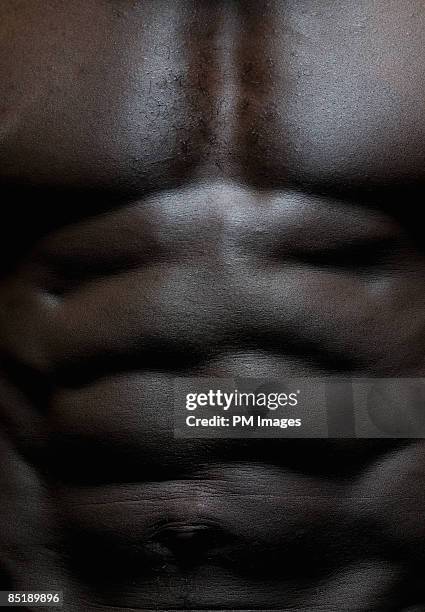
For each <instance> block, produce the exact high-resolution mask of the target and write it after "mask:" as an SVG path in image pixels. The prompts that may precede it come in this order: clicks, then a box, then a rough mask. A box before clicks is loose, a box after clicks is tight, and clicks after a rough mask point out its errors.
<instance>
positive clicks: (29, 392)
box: [0, 184, 423, 611]
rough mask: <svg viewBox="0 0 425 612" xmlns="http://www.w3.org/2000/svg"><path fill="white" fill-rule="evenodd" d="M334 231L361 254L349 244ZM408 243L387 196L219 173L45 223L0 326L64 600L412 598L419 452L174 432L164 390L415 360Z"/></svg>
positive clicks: (418, 447) (283, 604) (241, 603)
mask: <svg viewBox="0 0 425 612" xmlns="http://www.w3.org/2000/svg"><path fill="white" fill-rule="evenodd" d="M330 219H332V221H331V220H330ZM353 219H356V224H355V228H356V231H355V232H353V223H352V220H353ZM347 244H349V245H354V246H353V249H354V250H353V253H354V255H353V256H355V253H356V248H357V251H360V250H361V249H363V250H364V249H365V248H366V249H369V251H367V252H368V253H370V256H369V259H367V258H366V260H362V262H361V265H360V264H359V265H358V266H356V265H355V262H353V263H350V259H349V257H347ZM388 245H391V248H392V249H393V252H394V249H395V252H396V253H397V254H398V255H397V256H398V258H399V259H398V261H397V262H395V263H394V261H393V260H391V258H390V259H388V258H386V255H387V254H388V251H389V246H388ZM348 255H350V252H348ZM341 259H342V260H343V261H344V262H345V263H344V264H343V265H341V261H340V260H341ZM400 260H401V261H402V265H399V264H400ZM422 263H423V262H422V260H421V258H420V255H419V254H416V253H415V251H414V250H413V247H412V245H410V243H409V241H408V238H407V236H405V235H404V234H403V232H402V230H401V228H400V227H398V226H397V224H396V223H395V222H393V221H392V220H390V219H389V218H388V217H387V216H385V215H384V214H382V213H379V212H376V211H375V212H371V211H368V210H366V209H361V208H356V207H353V206H351V207H350V206H347V205H346V204H344V203H338V202H336V201H334V200H331V199H328V200H325V201H324V200H323V198H314V197H312V196H305V195H303V194H299V193H296V192H292V191H291V192H282V193H276V192H270V193H262V194H258V193H255V192H253V191H252V190H249V189H248V188H244V187H241V186H237V185H229V184H204V185H191V186H186V187H183V188H180V189H176V190H175V191H173V192H167V193H159V194H156V195H152V196H150V197H148V198H145V199H143V200H142V201H136V202H131V203H129V204H128V205H126V206H123V207H121V208H119V209H117V210H114V211H109V212H105V213H104V214H101V215H99V216H95V217H91V218H88V219H85V220H81V221H80V222H78V223H75V224H71V225H68V226H66V227H63V228H62V229H59V230H57V231H55V232H53V233H52V234H50V235H49V236H47V237H46V238H44V239H43V240H40V241H39V243H37V244H36V245H35V247H34V249H33V250H32V252H31V254H30V255H29V256H28V257H27V258H26V259H25V260H23V261H22V264H21V265H20V267H19V268H18V269H17V271H16V273H15V274H14V275H12V276H10V277H9V278H7V279H5V280H4V282H3V285H2V298H3V299H2V304H3V306H2V311H1V316H0V332H1V340H2V346H3V352H4V354H5V355H6V359H5V364H6V365H5V372H6V378H9V380H20V381H21V387H22V391H23V393H24V394H25V395H26V396H28V397H29V398H30V399H31V398H33V399H34V398H36V402H35V403H36V404H37V409H38V410H39V412H40V415H39V418H38V420H37V423H39V424H40V423H41V425H39V426H40V427H41V429H42V430H43V431H47V432H48V435H47V438H46V444H45V448H44V450H43V453H42V454H41V456H37V459H34V460H30V461H29V464H33V463H34V464H35V465H37V463H38V464H39V469H40V470H41V473H47V480H48V481H49V487H50V489H49V493H46V496H47V499H46V501H45V503H46V504H47V505H48V506H49V508H52V518H51V521H52V524H54V525H55V526H56V529H57V533H58V536H57V540H56V536H55V537H53V536H51V537H53V543H52V542H51V543H49V546H50V547H52V548H53V549H54V550H55V554H56V555H57V556H58V559H59V560H58V565H59V567H60V568H61V569H60V570H58V573H59V578H58V580H59V582H60V581H61V580H68V581H69V583H68V584H69V592H72V593H73V595H71V598H72V600H73V602H74V603H72V604H71V607H70V608H69V609H75V610H79V609H91V608H90V606H92V605H93V606H94V605H96V606H98V605H101V606H105V609H106V608H107V607H108V606H114V605H115V606H117V607H118V608H119V606H123V607H135V608H137V607H140V608H143V609H148V608H152V609H153V608H156V607H158V606H159V607H162V608H177V609H179V608H181V609H187V608H198V609H201V608H202V609H208V608H217V607H219V608H222V609H224V608H229V609H232V608H244V609H249V608H251V607H256V608H262V609H267V608H273V609H276V608H277V609H285V608H294V607H295V609H300V610H301V609H304V608H309V609H314V608H315V607H317V608H318V609H319V608H321V609H331V608H330V607H329V606H331V605H335V606H337V607H338V609H340V608H339V606H340V605H342V604H343V603H344V602H345V601H346V599H347V597H351V598H352V597H353V596H354V597H355V599H356V602H355V603H353V607H352V608H348V609H353V610H365V611H366V610H374V609H377V610H378V609H389V608H385V606H386V605H387V606H388V605H389V603H388V602H389V601H390V599H391V597H395V596H396V595H395V594H397V597H399V599H400V601H402V602H403V604H400V605H404V603H405V602H406V606H407V604H408V603H410V600H409V597H411V598H412V601H413V603H416V601H415V598H416V599H417V598H418V597H419V596H420V595H419V586H418V585H417V584H416V583H415V577H414V576H415V573H414V572H413V574H411V575H410V576H409V578H408V579H407V577H406V576H407V574H408V571H407V568H408V566H409V564H410V563H411V560H412V559H415V558H419V555H420V546H419V544H418V543H417V541H418V538H420V537H422V536H421V527H420V521H419V520H415V519H414V518H412V517H413V516H414V513H415V512H418V510H419V508H420V505H421V502H420V493H419V488H418V491H417V494H416V492H415V491H416V488H415V487H416V485H412V486H413V487H414V489H415V490H414V491H412V490H410V489H409V501H408V502H406V501H405V502H404V506H403V507H404V510H405V511H406V506H407V514H408V516H409V518H408V519H406V520H405V524H404V527H403V529H401V528H400V526H399V521H400V519H401V515H400V514H399V513H400V512H401V504H400V505H397V503H395V501H394V500H402V499H405V497H406V491H407V488H406V486H407V485H406V480H405V479H406V478H408V477H409V470H410V471H415V470H416V473H417V474H418V473H419V472H418V470H422V468H421V467H420V466H421V465H423V461H422V455H423V450H422V444H421V443H420V442H414V443H410V444H403V445H401V444H398V443H395V442H389V441H379V443H378V441H360V440H358V441H355V440H354V441H345V442H344V441H333V440H312V441H308V442H307V441H302V440H299V441H296V440H267V441H263V440H245V441H244V440H203V441H202V440H176V439H174V437H173V423H172V388H173V379H174V378H175V377H181V376H183V377H184V376H223V377H224V376H253V377H256V376H257V377H259V376H268V377H270V378H271V377H273V376H279V375H285V374H288V373H290V374H292V375H299V376H314V375H327V376H329V375H330V376H332V375H336V376H338V375H346V374H347V373H350V374H354V375H361V374H362V373H363V374H366V375H376V374H378V375H382V376H386V375H391V374H395V373H396V374H398V375H419V373H420V371H421V367H422V363H421V346H420V333H419V332H420V329H421V324H422V321H421V319H420V313H421V304H420V300H419V297H418V296H419V295H420V292H418V282H422V283H423V280H421V279H420V271H421V269H422V268H421V266H422ZM400 269H401V270H403V273H398V272H397V270H400ZM406 270H407V273H406ZM404 304H408V305H409V306H408V310H407V312H406V309H404V308H403V306H404ZM412 315H413V316H412ZM6 322H7V324H6ZM395 326H396V327H397V329H396V330H394V327H395ZM17 373H20V375H19V376H17ZM22 381H23V383H22ZM12 386H13V384H12ZM18 386H19V385H18ZM18 393H19V391H18ZM5 412H6V414H9V413H10V414H9V416H8V417H7V418H8V419H10V422H11V423H13V422H14V421H13V419H15V425H12V426H11V431H12V432H15V433H13V435H16V436H17V446H18V447H19V445H20V444H21V445H23V448H24V447H25V448H27V447H28V448H29V451H27V450H25V453H29V455H30V456H31V454H32V455H34V453H35V451H34V449H31V448H30V447H31V445H33V443H32V442H28V439H25V436H23V438H24V439H23V440H22V433H21V434H18V433H17V432H18V429H19V428H18V425H17V424H16V423H17V422H16V418H17V417H16V415H15V416H11V414H12V412H13V410H12V409H11V408H8V406H5ZM14 428H15V429H14ZM44 428H45V429H44ZM15 430H16V431H15ZM19 435H20V436H21V437H19ZM41 439H42V440H43V439H44V438H43V436H41ZM41 445H42V446H43V445H44V443H41ZM37 469H38V467H37ZM422 477H423V474H422V471H420V474H419V478H417V480H420V478H422ZM40 495H41V496H42V495H43V494H42V493H40ZM37 503H38V502H37ZM40 503H41V502H40ZM55 533H56V532H55ZM383 550H385V551H387V550H390V551H392V552H391V553H390V554H389V556H387V557H383V556H382V551H383ZM388 558H392V559H394V560H393V561H392V562H390V563H389V562H388ZM412 575H413V578H412V577H411V576H412ZM406 580H407V581H408V580H410V581H412V580H413V582H414V584H413V586H412V585H411V584H410V586H409V589H410V591H409V589H408V588H407V586H406V584H407V583H406ZM21 584H22V585H25V578H24V577H23V578H22V579H21ZM318 585H320V588H319V586H318ZM21 588H23V587H21ZM408 592H410V593H412V592H413V595H411V594H410V595H409V596H408V595H407V593H408ZM353 594H354V595H353ZM337 602H338V603H337ZM72 606H74V607H72ZM84 606H86V607H84ZM87 606H88V607H87ZM297 606H298V607H297ZM327 606H328V607H327ZM380 606H381V607H380ZM382 606H383V607H382ZM93 609H94V608H93ZM96 609H98V608H97V607H96Z"/></svg>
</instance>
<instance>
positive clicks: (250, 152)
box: [0, 0, 425, 193]
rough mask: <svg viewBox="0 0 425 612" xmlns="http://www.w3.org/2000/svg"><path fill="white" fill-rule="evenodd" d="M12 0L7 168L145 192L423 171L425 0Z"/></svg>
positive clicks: (6, 48) (343, 182) (49, 181)
mask: <svg viewBox="0 0 425 612" xmlns="http://www.w3.org/2000/svg"><path fill="white" fill-rule="evenodd" d="M3 11H4V12H5V15H4V26H3V36H2V45H3V48H2V53H1V56H2V60H1V66H0V74H1V78H2V83H3V84H4V92H5V95H4V100H3V104H2V109H1V116H0V117H1V118H0V126H1V130H2V133H3V138H2V144H1V150H0V154H1V162H2V164H1V167H2V170H1V171H0V179H2V180H3V182H4V183H7V184H12V185H15V184H24V183H26V182H28V183H29V184H31V185H41V186H46V185H47V186H50V185H55V186H57V185H59V186H65V187H67V188H68V187H77V188H82V189H93V188H98V187H100V188H102V189H104V188H105V189H107V190H108V191H109V192H113V191H120V192H121V191H124V192H125V193H128V192H137V193H140V192H143V191H144V190H145V189H146V190H149V189H153V188H155V189H156V188H166V187H167V186H168V185H170V184H174V183H179V182H182V181H188V180H192V179H193V178H194V177H196V178H197V177H201V178H202V177H204V178H205V177H206V178H209V179H217V178H232V179H234V180H237V181H241V180H242V181H243V182H245V183H251V184H255V185H256V186H260V187H261V186H263V185H266V186H269V185H272V186H273V185H277V186H285V185H294V184H300V183H301V184H313V185H326V186H327V187H332V188H342V189H346V188H348V189H350V188H352V187H353V188H358V187H359V188H363V187H365V186H366V187H371V186H372V187H373V186H376V185H379V186H380V187H381V186H383V185H384V186H386V185H389V186H393V185H398V186H403V185H411V184H412V183H414V184H418V183H421V181H422V174H423V167H424V162H425V144H424V143H425V138H424V136H425V121H424V119H423V117H424V110H425V108H424V106H425V103H424V96H423V93H424V88H425V69H424V68H425V63H424V62H423V61H422V59H421V55H422V49H423V44H424V42H425V40H424V39H425V11H424V9H423V6H422V4H421V3H420V2H418V1H415V0H409V1H408V2H405V3H402V4H400V3H398V2H395V1H391V2H383V1H381V0H379V1H378V2H374V3H369V2H356V3H351V2H349V3H346V4H344V10H342V7H341V5H340V4H339V3H337V2H314V3H311V2H306V1H302V2H294V1H289V2H263V3H259V4H258V3H251V2H247V3H243V4H234V3H224V2H223V3H222V2H217V3H209V2H203V1H199V2H178V3H167V2H161V3H154V2H148V3H143V5H140V6H137V5H134V4H132V3H122V4H121V3H120V4H117V3H115V4H108V5H106V4H105V3H101V2H93V3H89V4H88V3H82V2H79V1H75V2H72V3H69V6H68V5H67V7H65V6H56V5H53V4H52V5H49V7H48V8H47V9H46V10H45V9H44V7H43V10H42V8H41V6H39V5H38V4H37V3H33V4H32V6H31V7H27V9H26V10H25V14H23V15H22V18H21V19H18V20H17V17H16V15H15V13H14V14H13V15H11V14H8V13H9V12H8V10H7V9H3ZM12 57H13V61H12V60H11V58H12Z"/></svg>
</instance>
